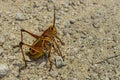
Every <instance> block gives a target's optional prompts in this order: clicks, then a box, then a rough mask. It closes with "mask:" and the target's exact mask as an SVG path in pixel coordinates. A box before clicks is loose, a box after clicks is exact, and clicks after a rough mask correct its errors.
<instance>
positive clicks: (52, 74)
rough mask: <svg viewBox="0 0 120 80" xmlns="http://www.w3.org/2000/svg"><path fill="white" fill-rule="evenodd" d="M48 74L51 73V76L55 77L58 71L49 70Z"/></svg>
mask: <svg viewBox="0 0 120 80" xmlns="http://www.w3.org/2000/svg"><path fill="white" fill-rule="evenodd" d="M50 75H51V76H52V77H57V75H58V72H57V71H51V72H50Z"/></svg>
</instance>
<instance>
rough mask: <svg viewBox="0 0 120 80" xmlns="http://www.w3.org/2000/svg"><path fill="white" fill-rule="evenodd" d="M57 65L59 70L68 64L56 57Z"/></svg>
mask: <svg viewBox="0 0 120 80" xmlns="http://www.w3.org/2000/svg"><path fill="white" fill-rule="evenodd" d="M55 64H56V67H57V68H60V67H62V66H65V65H66V63H65V62H64V61H63V59H62V58H61V57H60V56H56V59H55Z"/></svg>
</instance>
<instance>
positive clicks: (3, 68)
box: [0, 63, 9, 77]
mask: <svg viewBox="0 0 120 80" xmlns="http://www.w3.org/2000/svg"><path fill="white" fill-rule="evenodd" d="M8 71H9V68H8V65H7V64H2V63H0V77H3V76H5V75H6V74H7V73H8Z"/></svg>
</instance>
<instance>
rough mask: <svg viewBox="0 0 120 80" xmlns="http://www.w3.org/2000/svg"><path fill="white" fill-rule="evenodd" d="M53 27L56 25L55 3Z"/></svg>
mask: <svg viewBox="0 0 120 80" xmlns="http://www.w3.org/2000/svg"><path fill="white" fill-rule="evenodd" d="M53 27H55V5H54V18H53Z"/></svg>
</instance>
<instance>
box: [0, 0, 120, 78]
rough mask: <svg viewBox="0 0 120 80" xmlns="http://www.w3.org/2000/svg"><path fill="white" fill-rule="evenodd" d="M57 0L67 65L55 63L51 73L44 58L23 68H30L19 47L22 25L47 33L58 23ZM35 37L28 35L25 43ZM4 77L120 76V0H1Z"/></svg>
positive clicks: (0, 64)
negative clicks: (54, 23) (53, 24)
mask: <svg viewBox="0 0 120 80" xmlns="http://www.w3.org/2000/svg"><path fill="white" fill-rule="evenodd" d="M54 4H55V6H56V26H57V29H58V33H59V37H60V38H61V39H62V40H63V42H65V46H62V45H60V49H61V51H62V53H63V55H65V62H66V66H64V67H61V68H56V67H55V65H53V70H52V71H51V72H49V71H48V69H49V65H48V66H47V65H46V62H45V61H41V62H40V60H38V61H32V62H28V66H27V68H26V69H24V70H21V71H19V70H20V68H21V67H22V66H24V62H23V60H22V54H21V51H20V50H19V47H15V45H18V44H19V42H20V29H22V28H24V29H26V30H28V31H30V32H32V33H34V34H37V35H41V34H42V33H43V31H44V30H45V29H47V28H48V26H49V25H50V23H52V20H53V5H54ZM33 40H34V39H33V38H32V37H31V36H29V35H27V34H25V35H24V41H25V42H27V43H30V44H32V42H33ZM24 51H25V52H27V51H28V48H27V47H24ZM53 53H54V51H53ZM53 56H54V58H55V55H53ZM53 56H52V55H51V58H53ZM54 58H53V59H54ZM26 59H27V60H29V61H30V59H29V58H28V56H26ZM0 76H1V78H0V79H1V80H120V0H0Z"/></svg>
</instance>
